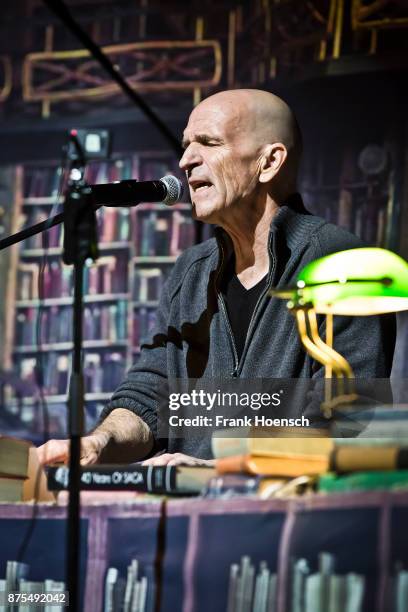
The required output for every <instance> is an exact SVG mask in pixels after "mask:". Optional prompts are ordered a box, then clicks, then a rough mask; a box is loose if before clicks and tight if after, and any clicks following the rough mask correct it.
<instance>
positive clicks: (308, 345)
mask: <svg viewBox="0 0 408 612" xmlns="http://www.w3.org/2000/svg"><path fill="white" fill-rule="evenodd" d="M295 316H296V322H297V326H298V330H299V336H300V340H301V342H302V344H303V346H304V347H305V349H306V351H307V352H308V353H309V355H311V356H312V357H313V359H316V361H318V362H319V363H321V364H322V365H324V366H332V367H333V370H334V373H335V374H336V376H337V377H338V378H343V371H342V369H341V368H340V367H339V366H338V364H337V361H336V362H333V359H332V358H331V357H329V356H328V355H327V353H326V351H323V350H322V349H321V348H320V347H318V346H316V344H315V343H314V342H313V340H312V339H311V338H310V337H309V335H308V331H307V324H306V314H305V311H304V310H303V309H302V308H297V309H296V311H295Z"/></svg>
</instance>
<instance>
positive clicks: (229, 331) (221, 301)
mask: <svg viewBox="0 0 408 612" xmlns="http://www.w3.org/2000/svg"><path fill="white" fill-rule="evenodd" d="M220 248H221V264H220V267H219V269H218V273H217V276H216V279H215V285H216V291H217V297H218V300H219V302H220V304H221V310H222V313H223V315H224V319H225V322H226V324H227V331H228V334H229V337H230V341H231V344H232V350H233V353H234V370H233V372H231V376H232V377H233V378H236V377H237V371H238V365H239V363H238V353H237V347H236V345H235V339H234V334H233V333H232V329H231V323H230V321H229V318H228V313H227V308H226V306H225V301H224V296H223V295H222V293H221V292H220V291H218V277H219V275H220V273H221V270H222V269H223V265H224V249H223V246H222V244H220Z"/></svg>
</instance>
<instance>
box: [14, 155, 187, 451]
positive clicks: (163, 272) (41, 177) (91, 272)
mask: <svg viewBox="0 0 408 612" xmlns="http://www.w3.org/2000/svg"><path fill="white" fill-rule="evenodd" d="M165 174H173V175H176V176H177V175H178V176H180V171H179V169H178V164H177V161H176V160H175V159H174V157H172V156H171V155H169V154H161V153H158V152H154V153H149V152H142V153H139V154H137V155H128V156H126V157H122V158H116V159H113V160H111V161H109V162H100V163H90V164H89V165H88V167H87V174H86V180H87V181H88V183H90V184H93V183H106V182H113V181H116V180H124V179H127V178H131V177H138V179H139V180H141V181H146V180H152V179H157V178H158V177H161V176H164V175H165ZM61 178H62V177H61V175H60V173H59V171H58V166H57V164H56V163H52V162H49V163H45V162H42V163H41V164H39V163H26V164H21V165H19V166H18V167H17V168H16V178H15V182H14V189H13V190H12V192H13V196H14V202H13V210H15V211H17V212H15V216H16V219H17V221H16V223H15V224H14V231H17V229H20V228H21V227H25V226H29V225H32V224H35V223H39V222H40V221H43V220H44V219H46V218H48V217H49V216H52V215H54V214H56V212H57V211H58V212H59V211H60V210H61V208H60V206H61V204H62V196H61V195H60V192H61V189H60V183H61ZM97 223H98V235H99V250H100V253H99V258H98V260H97V261H96V262H95V263H94V264H89V265H87V266H86V269H85V271H84V293H85V297H84V315H83V335H84V344H83V346H84V374H85V384H86V387H85V388H86V396H85V399H86V409H87V427H88V428H90V427H92V426H93V425H94V424H95V421H96V420H97V418H98V415H99V413H100V411H101V409H102V408H103V403H104V402H106V401H107V400H108V399H109V397H110V395H111V393H112V392H113V391H114V389H115V388H116V386H117V385H118V384H119V383H120V381H121V380H122V378H123V376H124V374H125V371H126V369H127V368H129V367H130V365H131V364H132V363H134V362H135V361H136V360H137V358H138V355H139V353H140V345H141V344H142V343H143V340H144V337H145V336H146V332H147V330H148V329H150V327H151V325H152V324H153V323H154V317H155V310H156V309H157V306H158V301H159V298H160V295H161V290H162V287H163V283H164V282H165V280H166V278H167V276H168V274H169V273H170V271H171V268H172V265H173V264H174V262H175V260H176V258H177V256H178V255H179V254H180V253H181V252H182V251H183V250H184V249H186V248H188V247H189V246H191V245H193V244H194V242H195V237H196V231H195V225H194V222H193V220H192V219H191V215H190V205H189V204H188V203H180V204H177V205H175V206H172V207H171V208H170V207H167V206H165V205H163V204H141V205H139V206H138V207H135V208H101V209H99V210H98V211H97ZM46 234H47V235H46V236H45V237H44V236H43V235H41V234H38V235H36V236H33V237H31V238H29V239H27V240H26V241H24V242H23V243H22V244H20V245H19V247H17V248H16V249H15V254H14V262H13V265H12V271H11V273H10V276H11V277H12V278H13V279H14V283H15V286H14V287H13V286H10V283H9V286H8V296H9V311H10V312H11V313H12V314H11V315H10V314H9V320H10V321H11V323H10V325H11V328H12V329H11V330H9V335H8V341H7V343H6V353H7V361H8V362H9V363H10V365H11V368H12V369H13V370H14V372H15V373H16V374H17V375H18V376H19V377H20V378H21V379H22V380H26V381H29V382H33V381H35V368H36V367H38V364H39V360H41V365H42V368H43V372H44V376H43V382H44V392H45V397H46V399H47V405H48V410H49V414H50V419H49V423H50V427H51V430H49V431H48V433H49V435H50V436H52V437H55V436H58V437H61V436H64V435H65V421H66V390H67V383H68V380H69V372H70V360H71V356H70V352H71V350H72V346H73V345H72V302H73V298H72V295H73V270H72V267H71V266H65V265H64V264H63V262H62V259H61V255H62V227H61V226H55V227H53V228H50V230H48V231H47V232H46ZM42 268H44V271H43V274H42V279H43V282H42V289H41V291H40V290H39V289H40V287H39V279H40V271H41V269H42ZM40 298H41V299H40ZM39 317H40V318H41V337H40V338H38V337H37V334H38V327H37V321H38V318H39ZM37 405H39V398H35V397H34V398H33V397H23V398H22V399H21V401H19V402H16V400H15V399H13V398H12V399H10V402H9V403H8V404H7V406H6V408H7V409H8V410H9V412H11V413H12V414H13V422H15V421H16V419H17V420H18V419H19V420H20V422H21V423H23V424H24V426H25V427H26V428H27V434H26V435H27V437H31V438H32V439H33V440H34V441H36V440H37V438H39V439H41V435H42V429H43V427H42V424H41V421H42V419H40V418H37V417H36V415H35V409H34V408H35V407H36V406H37ZM10 433H15V432H13V430H12V429H11V431H10ZM19 433H20V429H19Z"/></svg>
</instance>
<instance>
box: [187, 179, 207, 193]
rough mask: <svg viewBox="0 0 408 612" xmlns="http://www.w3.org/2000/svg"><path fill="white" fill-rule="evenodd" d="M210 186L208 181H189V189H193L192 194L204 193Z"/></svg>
mask: <svg viewBox="0 0 408 612" xmlns="http://www.w3.org/2000/svg"><path fill="white" fill-rule="evenodd" d="M212 186H213V184H212V183H210V182H209V181H190V187H191V188H192V189H193V191H194V193H199V192H201V191H205V190H206V189H209V188H210V187H212Z"/></svg>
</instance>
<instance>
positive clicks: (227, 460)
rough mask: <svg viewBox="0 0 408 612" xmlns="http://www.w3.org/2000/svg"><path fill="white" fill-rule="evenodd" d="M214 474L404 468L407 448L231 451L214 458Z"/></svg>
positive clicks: (288, 474)
mask: <svg viewBox="0 0 408 612" xmlns="http://www.w3.org/2000/svg"><path fill="white" fill-rule="evenodd" d="M216 469H217V473H218V474H225V473H228V472H231V473H235V472H243V473H245V474H259V475H264V476H268V475H270V476H284V477H287V478H289V477H291V478H295V477H296V476H301V475H314V474H316V475H317V474H325V473H326V472H337V473H348V472H360V471H388V470H399V469H401V470H403V469H408V449H407V448H399V447H374V448H371V447H358V446H357V447H353V446H350V447H348V446H341V447H338V448H334V449H333V450H332V451H331V452H327V453H324V454H315V455H313V454H310V455H305V454H299V455H296V454H291V455H286V456H282V455H281V456H279V455H278V456H274V455H270V456H262V455H249V454H246V455H234V456H231V457H223V458H220V459H217V460H216Z"/></svg>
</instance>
